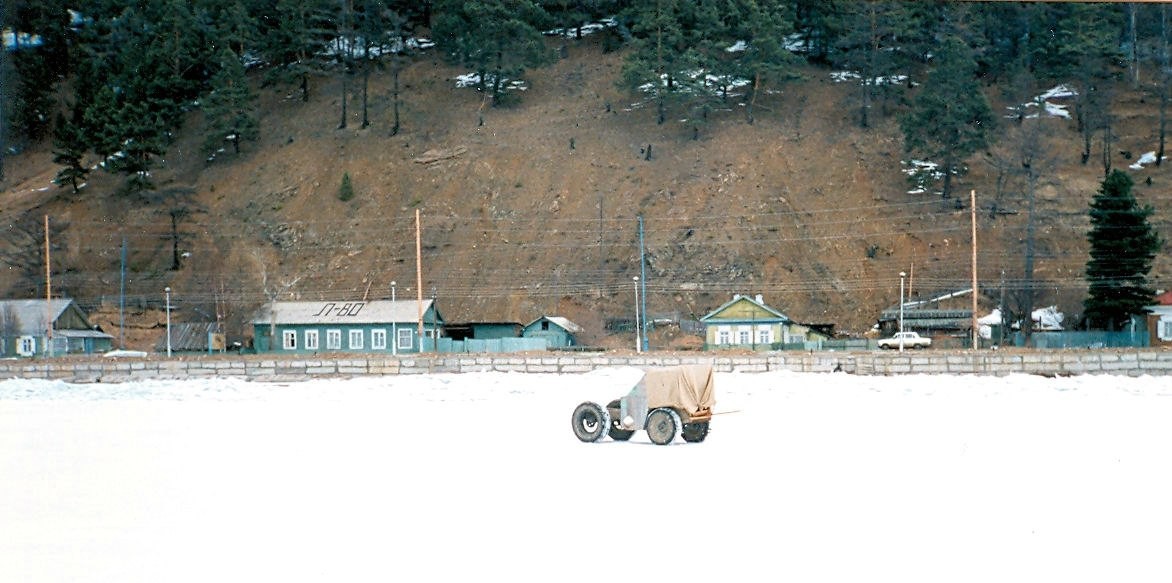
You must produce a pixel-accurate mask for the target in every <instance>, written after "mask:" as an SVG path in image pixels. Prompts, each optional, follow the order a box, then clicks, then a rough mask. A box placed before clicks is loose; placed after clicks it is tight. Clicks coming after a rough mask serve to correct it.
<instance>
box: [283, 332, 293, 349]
mask: <svg viewBox="0 0 1172 583" xmlns="http://www.w3.org/2000/svg"><path fill="white" fill-rule="evenodd" d="M281 347H282V348H284V349H285V350H297V331H296V330H284V331H282V332H281Z"/></svg>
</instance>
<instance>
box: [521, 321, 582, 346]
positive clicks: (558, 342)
mask: <svg viewBox="0 0 1172 583" xmlns="http://www.w3.org/2000/svg"><path fill="white" fill-rule="evenodd" d="M581 331H582V327H581V326H579V325H577V324H575V323H573V322H571V321H570V320H569V319H568V318H563V317H561V316H542V317H540V318H538V319H536V320H534V321H532V322H529V323H528V324H526V325H525V327H524V328H522V329H521V336H522V337H523V338H544V339H545V341H546V347H548V348H564V347H566V346H576V345H577V344H578V338H577V335H578V333H580V332H581Z"/></svg>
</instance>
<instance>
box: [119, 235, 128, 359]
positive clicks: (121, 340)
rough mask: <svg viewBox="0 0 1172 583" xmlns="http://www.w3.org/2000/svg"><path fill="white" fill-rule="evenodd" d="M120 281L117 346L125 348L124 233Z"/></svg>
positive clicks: (124, 237) (124, 236)
mask: <svg viewBox="0 0 1172 583" xmlns="http://www.w3.org/2000/svg"><path fill="white" fill-rule="evenodd" d="M121 277H122V281H121V283H119V284H118V348H122V349H125V348H126V341H125V339H124V338H125V330H126V235H123V236H122V268H121Z"/></svg>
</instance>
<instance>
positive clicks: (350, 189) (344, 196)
mask: <svg viewBox="0 0 1172 583" xmlns="http://www.w3.org/2000/svg"><path fill="white" fill-rule="evenodd" d="M353 199H354V185H353V184H352V183H351V182H350V173H349V172H343V173H342V186H340V187H339V188H338V200H340V201H342V202H349V201H351V200H353Z"/></svg>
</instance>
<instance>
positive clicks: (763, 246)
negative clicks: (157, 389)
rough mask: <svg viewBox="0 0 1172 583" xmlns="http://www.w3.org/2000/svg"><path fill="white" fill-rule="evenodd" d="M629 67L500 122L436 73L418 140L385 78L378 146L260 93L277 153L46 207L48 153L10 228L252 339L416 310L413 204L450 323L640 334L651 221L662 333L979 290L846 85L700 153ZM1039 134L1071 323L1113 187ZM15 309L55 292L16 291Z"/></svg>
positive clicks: (75, 275)
mask: <svg viewBox="0 0 1172 583" xmlns="http://www.w3.org/2000/svg"><path fill="white" fill-rule="evenodd" d="M620 69H621V55H620V54H614V53H609V54H604V53H602V52H601V51H600V50H599V48H598V47H597V46H596V44H595V41H593V40H586V41H583V42H582V44H579V45H574V46H573V47H572V49H571V51H570V56H569V58H567V59H563V60H561V61H559V62H557V63H556V64H554V65H553V66H551V67H548V68H545V69H541V70H538V71H533V72H531V75H530V76H531V80H532V82H531V87H530V88H529V89H528V90H527V91H525V92H524V94H523V95H522V96H521V101H520V103H519V104H517V105H515V106H513V107H507V108H491V107H487V106H485V105H484V104H483V101H482V100H481V99H480V95H479V94H477V93H476V92H475V91H474V90H472V89H458V88H456V87H455V83H454V77H455V76H456V75H458V74H460V73H463V72H464V71H462V70H459V69H455V68H452V67H449V66H447V65H444V64H442V62H441V61H440V60H439V58H438V56H437V55H435V54H434V53H431V54H425V55H423V56H421V57H418V58H417V59H416V60H415V61H414V62H413V63H412V64H411V65H410V67H408V68H407V70H405V71H404V73H403V76H402V81H401V82H402V84H403V86H404V102H405V103H404V110H403V123H404V127H403V131H402V132H401V133H400V134H399V135H397V136H393V137H392V136H390V135H389V133H390V132H389V128H390V125H391V113H390V101H389V99H390V97H389V75H387V74H386V73H380V74H377V75H375V76H374V77H373V78H372V86H371V92H370V94H371V106H372V110H371V111H372V121H373V124H372V125H371V126H370V127H369V128H366V129H361V128H360V127H359V126H360V121H361V119H360V117H359V116H360V106H361V101H360V96H359V95H357V94H355V95H352V96H351V101H350V102H349V111H350V113H351V115H350V118H349V119H348V122H347V126H348V127H347V128H346V129H337V126H338V125H339V115H340V107H339V101H338V100H339V89H340V83H339V82H338V80H337V79H336V78H328V79H327V78H321V79H317V80H315V83H314V87H313V93H312V95H311V101H310V102H309V103H308V104H303V103H301V102H300V101H298V100H296V99H293V98H292V97H291V92H290V91H289V90H288V88H264V89H259V92H260V95H261V103H262V110H261V111H262V112H263V113H262V117H261V132H262V139H261V141H260V142H259V143H256V144H245V146H244V148H245V150H244V152H242V154H241V155H240V156H234V155H232V154H231V153H225V154H221V155H220V157H219V159H217V160H216V161H215V162H213V163H210V164H208V163H206V161H205V160H204V157H203V156H202V155H201V154H200V153H199V151H198V143H199V136H198V133H199V132H198V130H199V129H200V127H201V123H202V120H201V119H200V115H199V114H198V112H197V113H194V114H192V116H191V118H190V120H189V122H188V124H187V126H186V128H185V129H184V131H183V132H182V134H181V136H180V138H179V140H178V141H177V142H176V143H175V145H174V146H173V147H172V150H171V151H170V152H168V155H167V156H166V160H165V164H164V165H163V166H162V167H161V168H159V169H158V171H156V172H155V174H154V178H155V180H156V181H157V182H158V183H159V185H160V192H161V193H163V194H167V195H168V196H159V197H155V199H154V200H151V201H142V200H137V199H128V198H126V197H119V196H115V195H113V194H112V193H113V192H114V191H115V189H116V188H117V186H118V185H119V184H120V183H121V179H120V178H118V177H114V176H109V175H104V174H102V173H100V172H98V173H94V175H93V176H92V179H91V181H90V184H89V185H88V186H87V188H86V189H85V190H84V191H83V194H82V195H80V196H73V195H67V194H64V191H60V190H58V189H56V188H53V189H50V190H48V191H43V190H39V189H41V188H43V187H44V186H46V185H48V181H49V180H50V179H51V177H52V174H53V169H52V165H51V164H50V163H49V157H48V155H47V147H46V149H45V150H41V151H36V150H34V151H32V152H30V153H28V154H24V155H22V156H19V157H16V158H10V159H8V160H7V161H6V162H7V169H9V170H10V171H9V181H8V182H7V183H5V184H3V185H2V186H3V189H4V190H3V193H4V194H3V197H4V200H5V204H4V208H3V211H2V213H3V218H4V220H5V221H6V222H7V223H9V224H12V223H13V222H14V221H16V220H17V217H19V216H22V215H23V216H26V217H32V218H36V219H37V220H39V218H40V217H41V216H42V215H44V214H49V215H50V216H51V218H52V220H53V221H54V223H55V224H58V223H60V224H62V225H68V226H67V227H66V229H65V231H64V234H63V235H62V236H61V238H62V239H63V240H62V241H58V242H57V245H59V246H60V247H61V248H60V249H59V250H56V251H54V257H53V260H54V264H55V273H56V275H55V276H54V277H55V281H54V289H55V290H61V291H62V293H66V294H69V295H70V296H71V297H76V298H78V299H79V300H81V301H83V302H85V303H87V305H94V304H97V303H99V302H103V301H104V302H105V303H106V305H110V304H113V305H115V306H116V305H117V298H118V293H119V286H120V273H119V264H120V257H119V255H120V254H119V247H120V245H121V242H122V240H123V238H125V239H126V241H127V243H128V247H129V257H128V265H129V270H128V281H127V295H128V298H129V299H128V301H129V302H130V303H131V304H132V305H135V306H136V307H158V305H159V303H160V302H161V301H162V289H163V288H164V287H165V286H170V287H171V288H172V289H173V290H174V292H173V295H174V301H175V302H176V306H177V310H178V316H177V317H179V318H181V319H185V320H198V319H206V318H211V317H215V315H216V314H217V313H218V314H220V315H222V316H224V317H226V318H227V319H228V321H229V322H231V323H232V324H233V330H232V333H233V334H234V335H235V334H240V333H247V332H248V330H247V328H245V327H243V326H242V325H241V323H242V322H244V321H245V320H246V319H247V317H248V316H249V315H250V313H251V311H252V310H253V309H255V308H256V307H257V306H259V305H260V304H261V303H263V302H264V301H266V299H267V298H270V297H280V298H300V299H317V298H322V299H346V300H360V299H363V298H367V299H371V298H383V297H388V296H389V294H390V282H391V281H395V282H396V283H397V285H396V293H397V294H398V297H400V298H404V297H414V296H415V295H416V293H417V290H416V287H417V286H416V283H415V280H416V275H415V267H416V266H415V230H414V220H415V215H414V213H415V211H416V210H419V211H420V215H421V223H422V247H423V286H422V288H423V290H424V294H425V295H426V296H429V297H430V296H431V295H433V294H434V295H435V296H436V297H437V298H438V299H439V301H440V309H441V312H442V313H443V315H444V316H445V318H447V319H448V320H449V321H453V322H456V321H468V320H498V321H499V320H508V321H520V322H528V321H530V320H532V319H534V318H536V317H538V316H540V315H542V314H558V315H563V316H566V317H568V318H570V319H571V320H573V321H575V322H577V323H579V324H581V325H582V326H584V327H585V329H586V334H585V335H584V336H585V340H586V341H587V342H590V343H601V344H605V343H607V342H608V340H607V339H606V333H605V329H604V325H605V322H606V320H607V319H610V318H632V317H633V316H634V306H633V302H634V296H633V286H634V283H633V281H632V277H633V276H635V275H639V245H638V236H637V219H636V217H637V216H638V215H642V216H643V217H644V220H645V250H646V257H647V284H648V288H647V291H648V297H647V308H648V311H649V312H650V313H651V314H652V315H659V314H674V315H678V316H680V317H683V318H695V317H699V316H701V315H703V314H705V313H707V312H708V311H709V310H711V309H713V308H715V307H717V306H719V305H720V304H721V303H723V302H724V301H727V300H728V299H729V298H730V297H731V294H733V293H753V294H755V293H761V294H764V296H765V300H766V302H768V303H769V304H771V305H773V306H775V307H777V308H779V309H781V310H782V311H784V312H786V313H787V314H788V315H790V316H791V317H793V318H794V319H797V320H799V321H803V322H817V323H823V322H826V323H834V324H836V325H837V328H838V329H839V330H840V331H843V332H847V333H851V334H856V335H857V334H863V333H865V332H866V331H867V330H868V329H869V328H870V326H871V325H872V324H873V323H874V322H875V320H876V318H877V316H878V313H879V311H880V310H881V309H883V308H885V307H888V306H890V305H892V304H894V303H896V301H897V298H898V293H899V272H900V271H905V272H908V273H910V274H911V277H910V279H909V281H908V284H909V286H910V288H911V290H912V293H913V295H916V296H920V297H926V296H930V295H932V294H934V293H936V292H941V291H953V290H956V289H961V288H966V287H968V286H969V277H970V276H969V257H970V246H969V245H970V236H969V212H968V209H967V208H963V209H958V208H956V205H955V204H954V203H955V201H951V200H950V201H941V200H940V199H939V198H938V197H933V196H931V195H912V194H907V190H908V187H907V184H906V181H905V177H904V175H903V174H902V173H901V172H900V160H901V158H902V157H903V154H902V144H901V139H900V137H899V132H898V126H897V124H896V122H895V117H894V116H889V117H886V118H883V119H881V120H880V121H879V124H878V125H877V127H874V128H872V129H870V130H861V129H859V128H858V127H857V126H856V125H855V124H854V123H853V122H852V115H851V114H850V112H849V110H848V109H846V104H848V103H849V102H850V101H849V95H848V93H849V91H850V88H849V87H847V86H845V85H842V84H836V83H833V82H832V81H831V79H830V77H829V72H828V71H826V70H822V69H817V68H807V69H805V70H804V71H803V73H804V75H805V77H806V81H805V82H803V83H797V84H792V85H788V86H786V87H784V88H783V90H782V91H780V92H772V93H770V94H768V95H764V96H762V97H761V98H760V100H759V102H758V107H757V115H756V117H757V120H756V123H754V124H752V125H749V124H747V123H746V122H745V120H744V114H743V110H742V107H741V106H740V105H738V104H736V103H735V102H730V104H729V105H728V107H727V109H726V110H723V111H716V112H714V113H713V115H712V116H711V119H710V120H709V123H707V124H706V125H705V126H704V127H703V129H702V131H701V133H700V136H699V138H700V139H698V140H692V139H691V137H692V134H691V130H690V126H689V125H687V124H684V123H681V121H680V118H682V117H683V114H682V113H680V112H675V115H673V116H672V119H669V121H668V123H665V124H663V125H656V124H655V120H654V113H653V111H652V109H650V107H649V106H644V105H642V104H640V103H638V102H639V100H640V99H641V98H639V97H635V96H631V95H629V94H627V93H625V92H624V91H622V90H619V89H618V88H616V85H615V82H616V80H617V78H618V75H619V71H620ZM351 86H352V87H354V84H352V85H351ZM995 92H996V90H995V88H990V95H993V94H994V93H995ZM1120 95H1121V98H1120V99H1119V100H1118V102H1117V106H1116V112H1115V113H1116V115H1117V117H1118V119H1119V120H1120V121H1119V125H1118V128H1117V133H1118V134H1119V136H1121V137H1120V138H1119V140H1118V142H1117V144H1116V145H1115V148H1114V149H1115V150H1116V152H1115V153H1114V155H1113V163H1114V164H1115V165H1116V166H1118V167H1126V164H1127V163H1129V161H1128V160H1126V159H1125V158H1124V156H1123V155H1122V154H1121V152H1124V151H1130V152H1132V153H1133V157H1134V156H1138V155H1139V154H1140V153H1142V152H1145V151H1149V150H1153V149H1154V148H1155V126H1156V123H1155V115H1156V106H1155V105H1154V104H1153V103H1144V102H1143V101H1142V99H1141V95H1140V94H1139V93H1137V92H1135V91H1129V90H1127V89H1126V88H1122V90H1121V92H1120ZM608 106H609V111H608ZM995 107H996V108H997V109H998V110H1001V106H1000V105H995ZM481 119H483V125H481V123H480V122H481ZM1044 123H1046V124H1049V125H1050V126H1052V128H1053V130H1054V136H1053V138H1052V140H1051V142H1050V148H1049V150H1050V153H1051V154H1052V155H1053V156H1054V157H1055V158H1056V163H1055V167H1054V169H1053V171H1052V172H1051V173H1050V174H1048V175H1047V176H1045V177H1044V179H1043V183H1042V187H1041V190H1040V191H1039V201H1038V212H1039V217H1040V218H1039V228H1038V235H1039V244H1038V250H1039V255H1038V262H1037V278H1038V279H1039V281H1041V282H1042V284H1043V285H1042V290H1041V292H1040V293H1039V298H1038V301H1037V305H1039V306H1041V305H1049V304H1058V305H1059V306H1060V308H1061V309H1063V310H1064V311H1066V312H1067V313H1068V314H1071V315H1076V314H1077V313H1078V312H1080V311H1081V300H1082V297H1083V294H1084V293H1085V285H1084V284H1083V283H1082V281H1081V278H1082V269H1083V266H1084V264H1085V262H1086V241H1085V231H1086V228H1087V222H1086V219H1085V209H1086V205H1087V203H1088V202H1089V200H1090V198H1091V196H1092V195H1093V194H1094V191H1095V189H1096V188H1097V186H1098V180H1099V179H1100V178H1101V176H1102V167H1101V166H1100V165H1096V164H1095V163H1094V162H1093V161H1092V163H1091V164H1090V165H1088V166H1081V165H1079V164H1078V152H1079V145H1078V142H1077V135H1076V134H1075V133H1074V130H1073V124H1072V122H1069V121H1066V120H1061V119H1049V120H1044ZM1008 125H1010V124H1007V126H1008ZM1005 131H1008V130H1005ZM571 142H572V144H573V145H572V147H571ZM648 144H651V148H652V156H651V159H650V160H647V159H645V158H646V156H645V155H644V152H645V150H644V149H645V148H646V147H647V145H648ZM1097 159H1098V154H1097V153H1096V154H1095V155H1094V156H1093V157H1092V160H1097ZM985 160H986V156H984V155H978V156H975V157H974V158H973V160H971V161H970V165H971V171H970V173H969V174H968V175H967V176H965V177H963V178H961V179H960V185H959V187H958V192H961V193H964V194H965V196H964V203H965V204H966V205H967V193H968V191H969V189H976V190H977V191H978V195H979V197H980V200H979V201H978V208H979V209H981V213H980V217H979V229H980V235H979V239H980V258H979V263H980V279H981V285H982V287H983V288H984V289H985V291H986V295H985V297H984V298H983V299H982V305H983V309H988V308H991V307H993V306H995V305H996V301H997V298H998V297H999V295H1000V284H1001V281H1002V272H1004V277H1005V279H1006V280H1007V281H1009V282H1010V287H1011V288H1012V284H1013V282H1014V281H1015V280H1018V279H1020V278H1021V274H1022V268H1023V252H1024V233H1025V213H1024V210H1025V204H1024V198H1023V196H1022V195H1021V194H1020V192H1019V191H1020V188H1019V187H1018V186H1016V185H1015V183H1014V182H1013V181H1010V182H1009V183H1007V184H1006V186H1005V187H1004V188H1003V191H1004V192H1003V193H1002V194H1001V195H1000V197H999V200H998V207H999V208H1000V209H1002V210H1003V211H1007V212H1008V213H1009V214H999V215H996V216H992V215H991V214H990V212H989V209H990V206H991V204H992V201H993V200H994V198H996V197H995V193H996V191H997V187H996V185H997V179H996V171H995V170H994V167H993V165H991V164H989V163H987V162H986V161H985ZM344 173H348V174H349V175H350V177H351V180H352V183H353V185H354V189H355V193H356V196H355V197H354V199H353V200H351V201H348V202H344V201H341V200H339V198H338V196H337V195H338V190H339V186H340V184H341V180H342V176H343V174H344ZM1134 176H1135V177H1136V182H1137V191H1136V193H1137V196H1138V197H1139V198H1140V200H1141V201H1143V202H1145V203H1148V204H1152V205H1154V206H1156V208H1157V212H1156V216H1155V217H1154V220H1155V223H1156V225H1157V226H1158V228H1159V229H1160V231H1161V234H1162V235H1163V236H1164V237H1165V239H1168V240H1172V220H1170V218H1169V217H1170V215H1169V210H1170V205H1172V191H1170V188H1169V186H1168V184H1170V182H1168V181H1169V179H1168V168H1167V166H1165V167H1163V168H1160V169H1157V168H1155V167H1154V166H1152V167H1149V168H1146V169H1144V170H1142V171H1138V172H1135V173H1134ZM1148 177H1151V178H1152V184H1151V185H1150V186H1149V185H1147V184H1146V183H1145V179H1146V178H1148ZM176 209H183V212H180V213H179V214H178V216H179V225H180V229H179V230H180V232H182V233H184V234H185V236H184V237H183V238H182V239H181V241H180V251H181V252H183V253H185V254H189V255H188V256H185V257H182V258H181V266H180V269H179V270H176V271H172V270H170V269H169V268H170V266H171V262H172V254H171V240H170V236H169V233H170V230H171V214H172V212H173V211H174V210H176ZM1012 213H1017V214H1012ZM1165 251H1167V248H1165ZM19 271H20V270H19V269H17V268H10V269H8V270H7V273H5V274H4V276H3V277H4V279H3V280H2V281H0V284H2V285H3V287H9V286H13V285H14V284H16V283H17V282H18V278H17V275H18V272H19ZM1170 274H1172V262H1170V261H1169V259H1168V255H1167V253H1165V254H1164V255H1163V256H1162V257H1161V258H1160V259H1159V260H1158V262H1157V265H1156V269H1155V270H1154V272H1153V274H1152V276H1153V279H1154V280H1155V282H1156V285H1157V286H1159V287H1162V288H1167V287H1169V286H1170V285H1172V277H1170ZM13 293H14V294H32V293H38V292H37V291H36V290H34V289H33V288H32V287H31V286H30V285H15V287H13ZM39 293H43V291H41V292H39ZM1010 296H1012V293H1011V294H1010ZM107 330H109V328H108V327H107Z"/></svg>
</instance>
